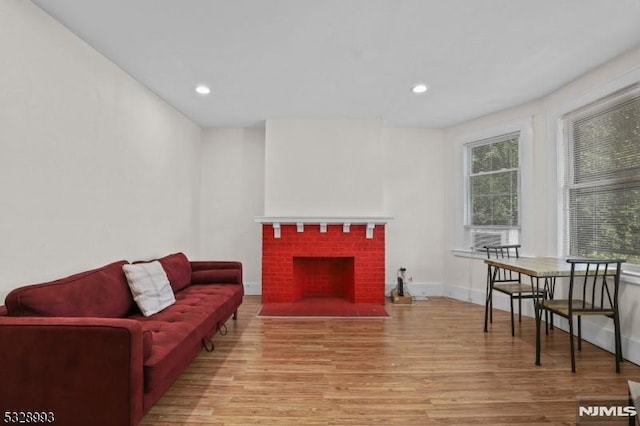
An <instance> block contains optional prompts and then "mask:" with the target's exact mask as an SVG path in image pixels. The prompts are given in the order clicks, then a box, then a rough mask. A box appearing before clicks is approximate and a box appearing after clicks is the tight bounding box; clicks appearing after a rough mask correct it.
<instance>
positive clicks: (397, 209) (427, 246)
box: [201, 128, 445, 296]
mask: <svg viewBox="0 0 640 426" xmlns="http://www.w3.org/2000/svg"><path fill="white" fill-rule="evenodd" d="M381 141H382V153H381V156H380V158H381V162H380V163H381V166H379V168H378V169H377V170H376V175H377V176H379V181H380V182H381V183H380V188H381V190H382V192H383V199H384V202H383V211H384V212H385V214H389V215H391V216H393V220H392V221H390V222H389V223H388V224H387V227H386V240H387V256H386V268H387V273H386V281H387V284H388V286H391V285H393V284H394V283H395V281H396V271H397V269H398V268H400V267H401V266H404V267H406V268H407V277H411V278H413V280H412V283H411V284H409V290H410V291H411V292H412V294H414V295H417V296H425V295H428V294H434V293H435V294H442V282H443V269H442V245H443V235H444V230H443V228H442V226H441V223H442V208H443V206H442V203H443V199H444V186H443V185H442V182H441V176H442V175H443V173H445V170H444V169H443V165H442V161H441V159H442V156H443V155H444V154H443V152H444V151H445V147H444V132H443V131H441V130H429V129H394V128H385V129H381ZM265 143H266V142H265V131H264V130H262V129H208V130H206V131H205V132H204V145H203V150H202V164H203V169H202V194H203V195H202V214H201V216H202V235H201V247H202V248H201V254H202V256H203V257H205V258H212V259H217V258H220V257H226V258H232V259H238V260H242V261H243V263H244V268H245V286H246V287H247V292H248V293H250V294H260V290H261V286H260V284H261V265H260V263H261V257H260V256H261V237H260V236H261V228H260V225H258V224H256V223H255V217H256V216H262V215H263V210H262V209H263V206H264V198H265V189H264V179H265V173H266V171H265V161H266V159H265V155H266V154H265ZM311 215H313V213H311ZM316 215H317V213H316Z"/></svg>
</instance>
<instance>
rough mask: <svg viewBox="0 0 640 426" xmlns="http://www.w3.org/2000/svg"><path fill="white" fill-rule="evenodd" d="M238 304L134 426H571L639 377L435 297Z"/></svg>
mask: <svg viewBox="0 0 640 426" xmlns="http://www.w3.org/2000/svg"><path fill="white" fill-rule="evenodd" d="M259 308H260V298H259V297H256V296H249V297H245V301H244V303H243V305H242V307H241V309H240V312H239V316H238V320H237V321H232V320H230V321H229V322H228V323H227V325H228V334H227V335H226V336H220V335H217V336H216V337H215V338H214V342H215V344H216V349H215V351H214V352H213V353H206V352H203V353H201V354H200V355H199V356H198V358H197V359H196V360H195V361H194V362H193V363H192V364H191V366H190V367H189V368H188V369H187V370H186V371H185V373H184V374H182V376H181V377H180V378H179V379H178V381H177V382H176V383H175V384H174V385H173V387H172V388H171V389H170V390H169V391H168V392H167V393H166V394H165V395H164V397H163V398H162V399H161V400H160V401H159V402H158V403H157V404H156V405H155V406H154V407H153V408H152V409H151V411H150V412H149V413H148V414H147V415H146V416H145V418H144V419H143V421H142V423H141V426H152V425H153V426H176V425H252V424H256V425H258V424H259V425H374V424H375V425H464V424H491V425H500V424H523V425H524V424H526V425H549V424H565V425H569V424H575V420H576V396H577V395H578V396H598V395H620V396H623V397H624V396H626V394H627V387H626V381H627V380H628V379H631V380H640V367H638V366H636V365H634V364H632V363H630V362H624V363H623V364H622V372H621V373H620V374H616V373H615V366H614V357H613V355H612V354H610V353H608V352H605V351H603V350H601V349H599V348H597V347H595V346H592V345H590V344H585V345H584V346H583V349H582V353H579V354H578V355H577V361H576V362H577V373H575V374H573V373H571V369H570V365H569V346H568V345H569V343H568V335H567V334H566V333H565V332H563V331H561V330H555V331H553V332H551V333H550V335H549V336H548V337H543V352H542V366H538V367H536V366H535V365H534V352H535V338H534V336H535V333H534V332H535V323H534V321H533V319H531V318H523V322H522V325H521V327H520V330H519V331H517V334H516V337H511V333H510V325H509V314H508V313H506V312H501V311H495V312H494V323H493V325H492V327H491V330H490V331H489V333H483V331H482V323H483V314H484V310H483V309H484V308H483V307H481V306H478V305H474V304H470V303H465V302H460V301H456V300H449V299H444V298H432V299H429V300H427V301H421V302H418V303H417V304H414V305H412V306H398V305H390V304H388V305H387V310H388V312H389V314H390V318H387V319H353V320H352V319H265V318H258V317H256V314H257V312H258V310H259Z"/></svg>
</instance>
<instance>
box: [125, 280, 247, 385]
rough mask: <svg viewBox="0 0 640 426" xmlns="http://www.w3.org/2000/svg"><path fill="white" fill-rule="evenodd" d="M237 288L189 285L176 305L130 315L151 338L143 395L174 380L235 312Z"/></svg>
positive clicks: (239, 291)
mask: <svg viewBox="0 0 640 426" xmlns="http://www.w3.org/2000/svg"><path fill="white" fill-rule="evenodd" d="M242 294H243V288H242V286H240V285H192V286H189V287H187V288H185V289H184V290H182V291H180V292H178V293H176V295H175V297H176V302H175V303H174V304H173V305H172V306H170V307H168V308H167V309H165V310H163V311H161V312H159V313H157V314H155V315H152V316H149V317H144V316H142V315H133V316H131V317H130V318H132V319H136V320H138V321H140V324H141V325H142V329H143V331H144V330H149V331H151V333H152V335H153V339H152V342H153V343H152V347H151V354H150V355H149V357H148V358H146V359H145V361H144V381H145V385H144V388H145V393H147V392H152V391H153V390H154V389H155V388H156V387H159V386H164V385H165V384H166V383H167V381H171V382H172V381H173V380H175V379H176V378H177V377H178V376H179V375H180V373H181V372H182V371H183V370H184V369H185V368H186V367H187V366H188V365H189V363H190V362H191V361H192V358H193V356H194V355H193V354H194V353H195V354H197V350H198V349H199V348H200V347H201V345H202V339H203V338H204V337H210V336H211V335H212V334H213V333H214V332H215V331H216V329H217V328H218V327H220V326H221V325H222V324H223V323H224V322H225V321H226V320H227V319H228V318H229V317H230V316H231V315H232V314H233V312H234V311H235V310H236V309H237V307H238V306H239V304H240V303H241V300H242Z"/></svg>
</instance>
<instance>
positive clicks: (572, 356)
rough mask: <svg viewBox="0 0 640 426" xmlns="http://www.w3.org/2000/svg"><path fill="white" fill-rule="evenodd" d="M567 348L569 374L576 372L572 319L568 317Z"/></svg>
mask: <svg viewBox="0 0 640 426" xmlns="http://www.w3.org/2000/svg"><path fill="white" fill-rule="evenodd" d="M568 319H569V347H570V349H571V372H572V373H575V372H576V355H575V352H574V347H573V318H572V317H569V318H568Z"/></svg>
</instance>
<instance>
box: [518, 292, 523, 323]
mask: <svg viewBox="0 0 640 426" xmlns="http://www.w3.org/2000/svg"><path fill="white" fill-rule="evenodd" d="M518 322H522V297H518Z"/></svg>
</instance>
